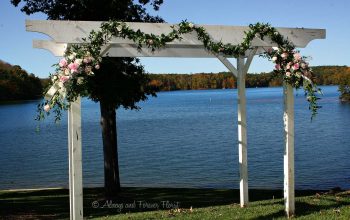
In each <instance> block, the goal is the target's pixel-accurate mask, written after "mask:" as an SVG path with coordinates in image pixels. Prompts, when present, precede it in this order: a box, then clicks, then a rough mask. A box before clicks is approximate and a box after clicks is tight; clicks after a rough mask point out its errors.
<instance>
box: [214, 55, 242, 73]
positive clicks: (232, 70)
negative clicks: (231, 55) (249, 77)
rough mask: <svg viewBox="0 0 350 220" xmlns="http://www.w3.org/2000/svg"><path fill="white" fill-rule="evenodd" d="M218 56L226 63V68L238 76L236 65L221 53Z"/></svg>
mask: <svg viewBox="0 0 350 220" xmlns="http://www.w3.org/2000/svg"><path fill="white" fill-rule="evenodd" d="M216 57H217V58H218V59H219V60H220V61H221V63H222V64H224V65H225V66H226V68H227V69H228V70H230V71H231V72H232V73H233V75H235V76H236V77H238V71H237V69H236V67H235V66H233V64H232V63H231V62H230V61H229V60H228V59H227V58H226V57H224V56H221V55H219V54H217V55H216Z"/></svg>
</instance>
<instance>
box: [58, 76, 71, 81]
mask: <svg viewBox="0 0 350 220" xmlns="http://www.w3.org/2000/svg"><path fill="white" fill-rule="evenodd" d="M68 80H69V76H61V77H60V81H61V82H63V83H65V82H67V81H68Z"/></svg>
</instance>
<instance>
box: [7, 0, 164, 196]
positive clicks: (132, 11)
mask: <svg viewBox="0 0 350 220" xmlns="http://www.w3.org/2000/svg"><path fill="white" fill-rule="evenodd" d="M11 2H12V4H13V5H15V6H18V5H21V7H22V8H21V11H23V12H25V13H26V14H33V13H36V12H42V13H45V14H46V15H47V17H48V19H54V20H85V21H108V20H118V21H124V22H128V21H129V22H163V20H162V19H161V18H160V17H158V16H152V15H150V14H149V13H148V12H147V11H146V7H147V6H152V7H153V9H154V10H156V11H157V10H158V9H159V6H160V5H161V4H162V3H163V0H138V1H133V0H109V1H107V0H60V1H56V0H11ZM21 2H22V3H24V4H20V3H21ZM149 82H150V79H149V77H148V76H147V74H145V73H144V70H143V67H142V66H141V65H140V64H139V62H138V60H137V59H134V58H104V59H103V61H102V65H101V69H100V70H99V71H97V72H96V73H95V77H93V79H91V80H90V81H89V82H88V85H89V86H88V89H87V96H88V97H89V98H91V99H92V100H94V101H96V102H99V103H100V109H101V128H102V139H103V152H104V178H105V191H106V196H115V195H116V194H117V193H118V192H119V191H120V177H119V164H118V150H117V149H118V146H117V127H116V124H117V123H116V109H117V108H119V107H124V108H126V109H137V108H138V106H137V105H136V103H137V102H139V101H141V100H146V99H147V95H154V96H155V92H156V91H155V88H154V87H152V86H149V85H150V84H149Z"/></svg>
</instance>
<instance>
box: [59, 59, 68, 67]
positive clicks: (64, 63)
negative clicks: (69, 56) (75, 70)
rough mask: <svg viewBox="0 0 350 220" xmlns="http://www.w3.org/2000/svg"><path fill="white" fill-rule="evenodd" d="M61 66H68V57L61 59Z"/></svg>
mask: <svg viewBox="0 0 350 220" xmlns="http://www.w3.org/2000/svg"><path fill="white" fill-rule="evenodd" d="M58 65H59V66H60V67H65V66H67V60H66V59H64V58H63V59H61V60H60V63H59V64H58Z"/></svg>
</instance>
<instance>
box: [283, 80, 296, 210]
mask: <svg viewBox="0 0 350 220" xmlns="http://www.w3.org/2000/svg"><path fill="white" fill-rule="evenodd" d="M283 97H284V113H283V121H284V134H285V148H284V203H285V211H286V214H287V216H288V217H291V216H293V215H294V212H295V199H294V196H295V195H294V95H293V87H292V86H291V85H289V84H287V83H284V85H283Z"/></svg>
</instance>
